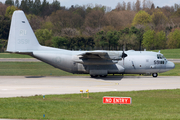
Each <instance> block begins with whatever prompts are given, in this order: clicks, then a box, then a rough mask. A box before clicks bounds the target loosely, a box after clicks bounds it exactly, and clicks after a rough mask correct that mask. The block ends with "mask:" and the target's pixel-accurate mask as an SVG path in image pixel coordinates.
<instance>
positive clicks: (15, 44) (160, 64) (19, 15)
mask: <svg viewBox="0 0 180 120" xmlns="http://www.w3.org/2000/svg"><path fill="white" fill-rule="evenodd" d="M7 51H8V52H11V53H18V54H27V55H30V56H32V57H34V58H37V59H39V60H41V61H43V62H45V63H48V64H50V65H52V66H54V67H55V68H59V69H61V70H64V71H67V72H70V73H76V74H90V76H91V77H98V76H100V77H106V76H107V75H108V74H152V76H153V77H157V76H158V73H161V72H166V71H168V70H171V69H173V68H174V67H175V65H174V63H172V62H170V61H168V60H167V59H166V58H165V57H164V56H163V55H162V54H161V53H160V52H148V51H133V50H129V51H104V50H96V51H70V50H64V49H58V48H52V47H46V46H41V45H40V44H39V42H38V40H37V38H36V36H35V34H34V32H33V30H32V28H31V26H30V24H29V22H28V20H27V18H26V16H25V14H24V12H23V11H21V10H17V11H15V12H14V13H13V16H12V21H11V27H10V33H9V39H8V46H7Z"/></svg>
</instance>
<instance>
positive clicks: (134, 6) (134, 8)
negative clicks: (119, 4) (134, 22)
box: [132, 2, 136, 11]
mask: <svg viewBox="0 0 180 120" xmlns="http://www.w3.org/2000/svg"><path fill="white" fill-rule="evenodd" d="M132 10H133V11H136V5H135V3H134V2H133V4H132Z"/></svg>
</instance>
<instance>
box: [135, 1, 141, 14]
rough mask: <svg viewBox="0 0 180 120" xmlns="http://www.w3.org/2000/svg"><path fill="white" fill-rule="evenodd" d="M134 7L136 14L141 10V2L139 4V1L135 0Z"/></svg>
mask: <svg viewBox="0 0 180 120" xmlns="http://www.w3.org/2000/svg"><path fill="white" fill-rule="evenodd" d="M135 5H136V11H137V12H138V11H140V10H141V2H140V0H137V1H136V3H135Z"/></svg>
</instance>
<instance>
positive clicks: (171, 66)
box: [166, 61, 175, 69]
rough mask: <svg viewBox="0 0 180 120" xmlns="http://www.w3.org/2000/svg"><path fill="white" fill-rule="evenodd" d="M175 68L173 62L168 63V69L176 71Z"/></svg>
mask: <svg viewBox="0 0 180 120" xmlns="http://www.w3.org/2000/svg"><path fill="white" fill-rule="evenodd" d="M174 68H175V65H174V63H173V62H170V61H168V62H167V63H166V69H174Z"/></svg>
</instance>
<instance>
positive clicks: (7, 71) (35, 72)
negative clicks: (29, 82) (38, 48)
mask: <svg viewBox="0 0 180 120" xmlns="http://www.w3.org/2000/svg"><path fill="white" fill-rule="evenodd" d="M0 75H1V76H28V75H30V76H71V75H73V74H71V73H68V72H65V71H62V70H60V69H57V68H54V67H52V66H51V65H48V64H46V63H43V62H0Z"/></svg>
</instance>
